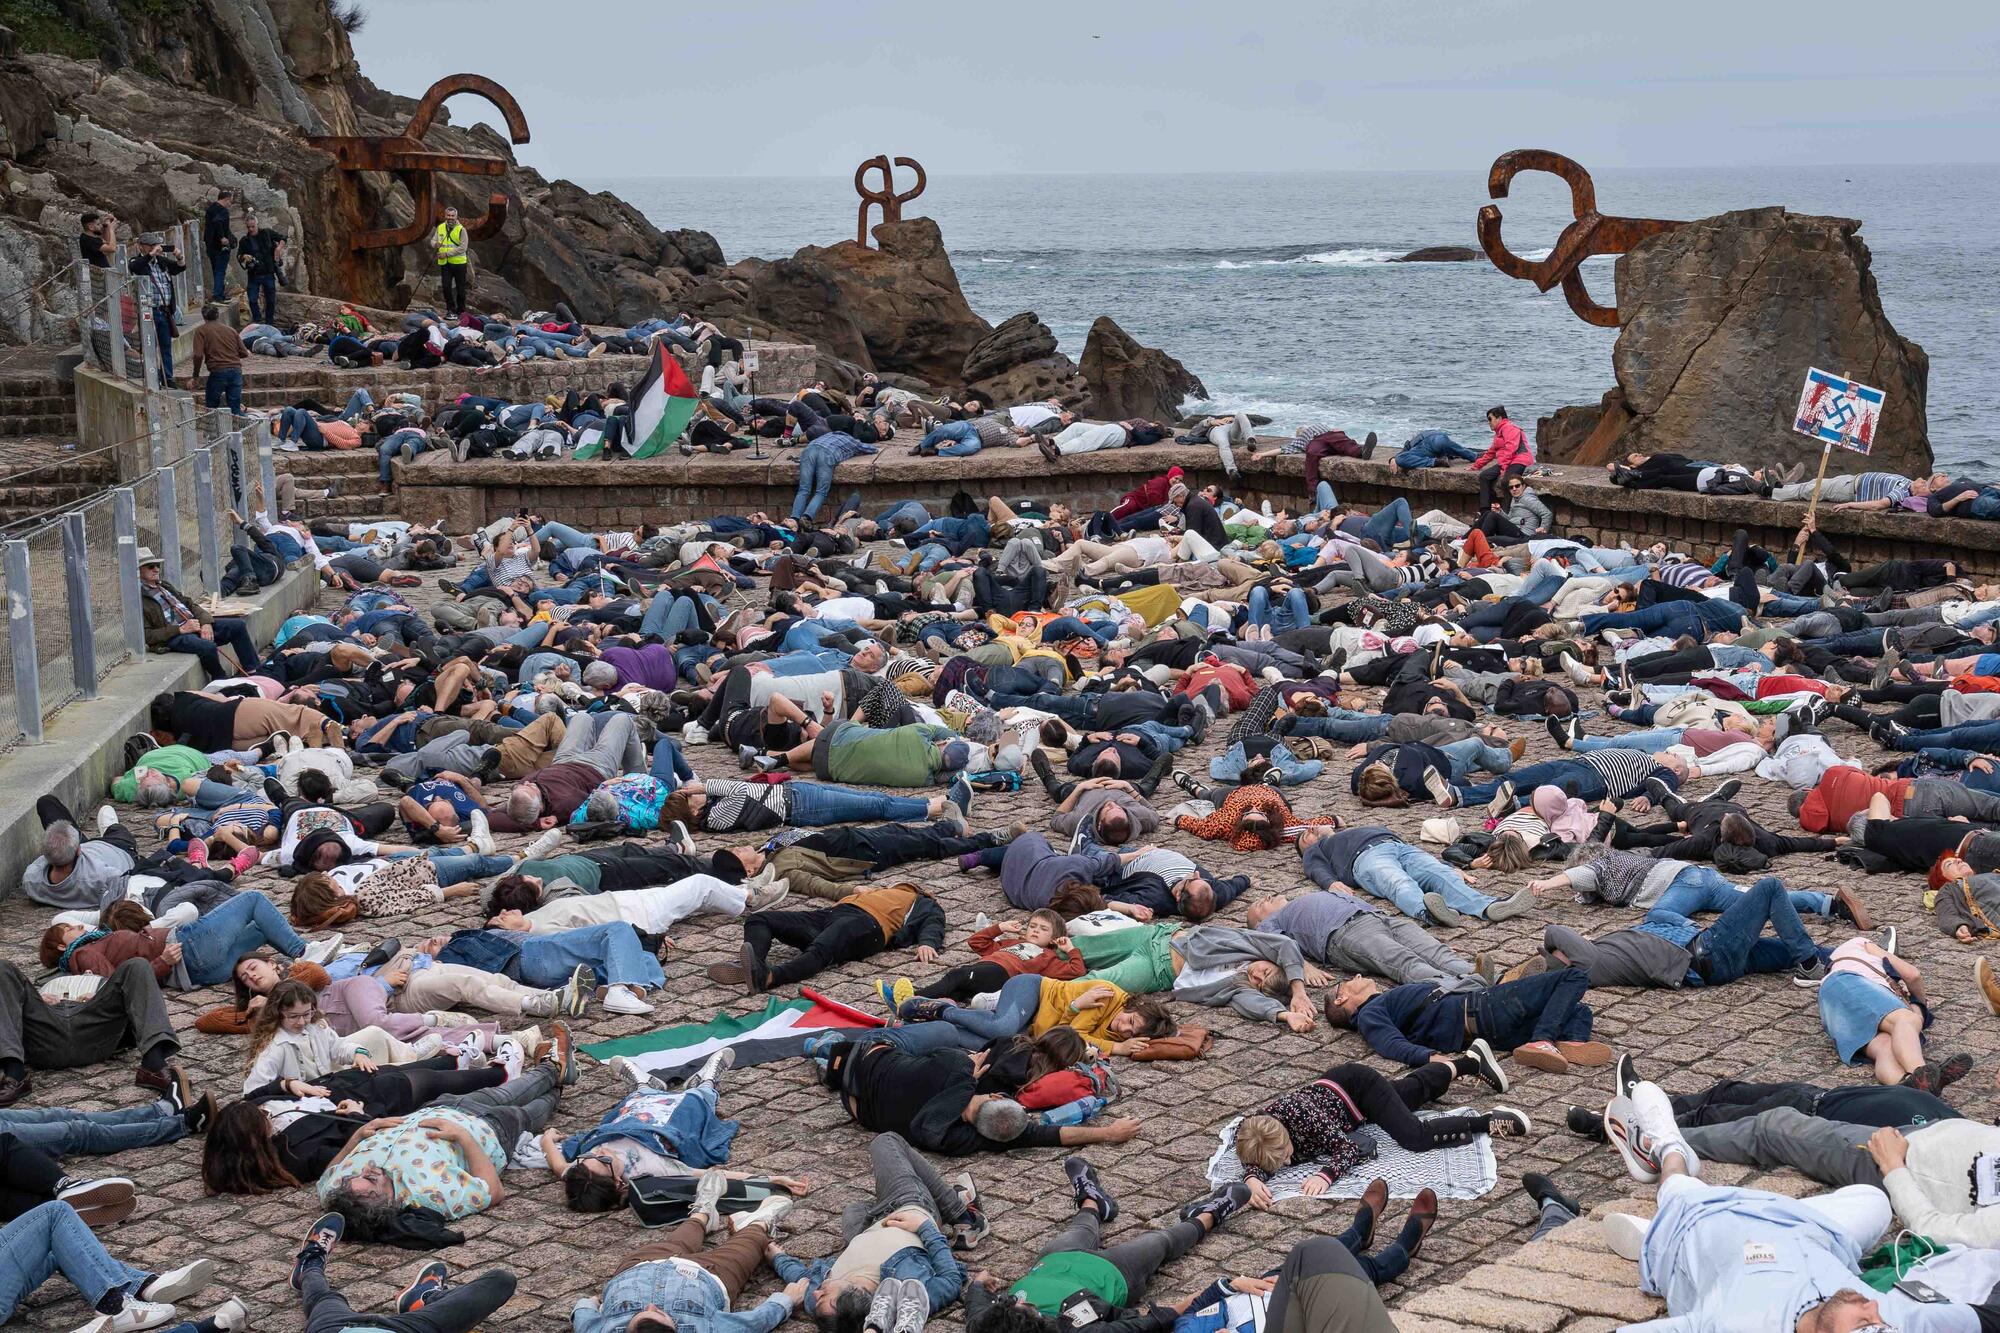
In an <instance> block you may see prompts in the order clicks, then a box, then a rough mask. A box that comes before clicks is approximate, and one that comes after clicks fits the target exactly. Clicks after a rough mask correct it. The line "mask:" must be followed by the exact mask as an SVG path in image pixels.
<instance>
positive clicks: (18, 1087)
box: [0, 1074, 35, 1107]
mask: <svg viewBox="0 0 2000 1333" xmlns="http://www.w3.org/2000/svg"><path fill="white" fill-rule="evenodd" d="M34 1089H35V1085H34V1083H33V1082H32V1081H31V1080H30V1078H29V1076H28V1075H26V1074H23V1075H21V1077H19V1078H8V1077H7V1076H6V1075H4V1074H0V1107H5V1106H12V1105H13V1104H14V1103H15V1102H18V1101H20V1100H21V1099H22V1098H23V1097H25V1096H27V1095H28V1094H29V1093H30V1092H33V1091H34Z"/></svg>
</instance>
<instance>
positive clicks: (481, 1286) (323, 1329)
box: [299, 1255, 514, 1333]
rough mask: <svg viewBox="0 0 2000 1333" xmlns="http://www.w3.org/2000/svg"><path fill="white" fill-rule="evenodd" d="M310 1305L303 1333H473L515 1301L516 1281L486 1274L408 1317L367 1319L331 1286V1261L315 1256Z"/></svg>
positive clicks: (302, 1284) (307, 1276) (306, 1267)
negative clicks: (351, 1331)
mask: <svg viewBox="0 0 2000 1333" xmlns="http://www.w3.org/2000/svg"><path fill="white" fill-rule="evenodd" d="M299 1293H300V1299H301V1300H302V1301H303V1302H304V1303H305V1315H306V1319H305V1330H304V1333H340V1330H341V1329H344V1328H387V1329H394V1330H396V1333H470V1330H472V1329H475V1328H477V1327H479V1325H480V1324H482V1323H484V1322H485V1321H486V1320H487V1319H488V1318H490V1317H491V1316H492V1315H493V1313H494V1312H495V1311H496V1310H498V1309H499V1308H500V1307H501V1306H503V1305H505V1304H506V1303H507V1302H508V1301H510V1300H512V1299H513V1297H514V1275H513V1274H512V1273H510V1272H508V1271H507V1270H506V1269H504V1268H495V1269H493V1270H491V1271H489V1272H485V1273H481V1274H480V1275H479V1276H478V1277H476V1278H474V1279H472V1281H470V1282H464V1283H460V1284H459V1285H457V1286H455V1287H453V1288H452V1289H451V1290H450V1291H447V1292H446V1293H445V1294H444V1295H442V1296H436V1297H433V1298H432V1299H430V1300H428V1301H426V1302H425V1303H424V1306H423V1308H422V1309H420V1310H412V1311H411V1312H410V1313H408V1314H363V1313H361V1312H360V1311H358V1310H356V1309H355V1308H354V1307H353V1306H351V1305H349V1304H348V1303H347V1298H346V1297H345V1296H342V1295H341V1294H340V1293H339V1292H337V1291H335V1290H334V1289H333V1288H332V1287H330V1286H328V1285H327V1281H326V1259H325V1257H324V1256H322V1255H313V1256H312V1257H310V1258H308V1259H306V1260H305V1261H304V1263H303V1265H302V1267H301V1272H300V1273H299Z"/></svg>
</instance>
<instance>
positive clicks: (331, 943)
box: [299, 930, 347, 967]
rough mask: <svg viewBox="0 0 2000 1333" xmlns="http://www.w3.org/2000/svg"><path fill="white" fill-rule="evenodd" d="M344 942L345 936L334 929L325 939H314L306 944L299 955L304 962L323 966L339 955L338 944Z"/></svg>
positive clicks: (345, 940)
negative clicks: (304, 949)
mask: <svg viewBox="0 0 2000 1333" xmlns="http://www.w3.org/2000/svg"><path fill="white" fill-rule="evenodd" d="M346 942H347V937H346V936H345V935H342V934H341V933H340V932H339V931H337V930H336V931H335V932H334V933H333V934H331V935H329V936H327V937H326V938H325V939H323V940H314V941H313V942H312V943H310V944H308V945H306V951H305V952H304V953H302V954H300V955H299V957H300V958H301V959H302V960H303V961H305V962H308V963H315V964H317V965H319V966H320V967H325V966H326V965H327V964H328V963H330V962H332V961H333V960H334V959H335V958H338V957H339V956H340V946H341V945H343V944H345V943H346Z"/></svg>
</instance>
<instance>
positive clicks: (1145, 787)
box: [1132, 750, 1174, 796]
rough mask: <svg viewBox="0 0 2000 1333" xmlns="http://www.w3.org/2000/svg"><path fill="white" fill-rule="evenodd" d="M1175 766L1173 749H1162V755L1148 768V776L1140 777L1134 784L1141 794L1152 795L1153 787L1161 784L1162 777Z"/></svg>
mask: <svg viewBox="0 0 2000 1333" xmlns="http://www.w3.org/2000/svg"><path fill="white" fill-rule="evenodd" d="M1173 768H1174V752H1173V751H1172V750H1162V751H1160V757H1159V758H1158V759H1155V760H1154V761H1153V766H1152V767H1151V768H1149V769H1147V770H1146V776H1145V777H1143V778H1140V779H1139V780H1138V781H1137V782H1135V783H1133V784H1132V785H1133V786H1135V787H1137V788H1138V789H1139V794H1140V795H1141V796H1151V795H1152V794H1153V788H1155V787H1157V786H1159V785H1160V779H1161V778H1163V777H1165V776H1166V775H1167V774H1169V773H1171V772H1173Z"/></svg>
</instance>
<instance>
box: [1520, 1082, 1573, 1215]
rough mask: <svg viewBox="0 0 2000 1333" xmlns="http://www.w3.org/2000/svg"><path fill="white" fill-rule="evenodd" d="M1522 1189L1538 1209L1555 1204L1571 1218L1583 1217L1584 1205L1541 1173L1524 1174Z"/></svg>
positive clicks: (1530, 1172)
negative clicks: (1544, 1205)
mask: <svg viewBox="0 0 2000 1333" xmlns="http://www.w3.org/2000/svg"><path fill="white" fill-rule="evenodd" d="M1576 1109H1577V1108H1575V1107H1571V1108H1570V1110H1571V1112H1572V1113H1574V1112H1575V1111H1576ZM1521 1189H1522V1190H1523V1191H1524V1192H1525V1193H1526V1194H1527V1196H1528V1197H1529V1198H1531V1199H1533V1200H1534V1201H1535V1207H1537V1208H1540V1207H1541V1206H1542V1205H1543V1204H1545V1203H1553V1204H1554V1205H1555V1206H1556V1207H1558V1208H1560V1209H1562V1210H1563V1211H1564V1212H1566V1213H1568V1214H1569V1215H1570V1216H1571V1217H1581V1216H1583V1205H1582V1204H1581V1203H1579V1202H1578V1201H1577V1200H1575V1199H1572V1198H1571V1197H1570V1196H1569V1195H1567V1194H1564V1193H1563V1192H1562V1191H1561V1190H1559V1189H1557V1188H1556V1183H1555V1181H1553V1180H1551V1179H1549V1178H1548V1177H1547V1176H1545V1175H1543V1174H1542V1173H1541V1172H1539V1171H1529V1172H1526V1173H1524V1174H1523V1175H1522V1176H1521Z"/></svg>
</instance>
